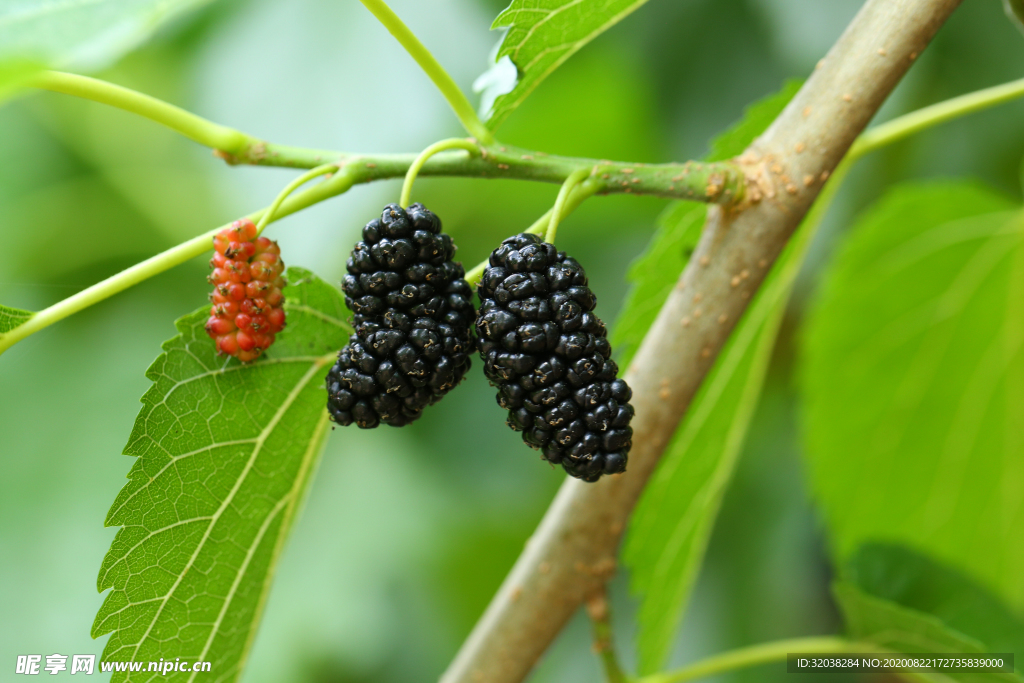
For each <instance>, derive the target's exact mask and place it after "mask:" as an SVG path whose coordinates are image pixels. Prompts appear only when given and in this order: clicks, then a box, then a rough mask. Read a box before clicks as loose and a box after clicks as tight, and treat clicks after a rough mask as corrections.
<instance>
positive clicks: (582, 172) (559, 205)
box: [544, 168, 592, 244]
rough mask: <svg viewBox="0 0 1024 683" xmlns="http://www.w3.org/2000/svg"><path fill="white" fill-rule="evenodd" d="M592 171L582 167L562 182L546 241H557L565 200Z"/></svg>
mask: <svg viewBox="0 0 1024 683" xmlns="http://www.w3.org/2000/svg"><path fill="white" fill-rule="evenodd" d="M591 173H592V170H591V169H589V168H581V169H578V170H576V171H573V172H572V173H570V174H569V177H568V178H566V179H565V182H564V183H562V187H561V189H560V190H559V191H558V198H557V199H555V206H554V208H552V209H551V218H550V220H549V221H548V229H547V233H546V235H545V236H544V241H545V242H547V243H549V244H554V243H555V234H556V233H557V232H558V223H559V222H560V221H561V220H562V212H563V210H564V209H565V201H566V199H568V197H569V194H570V193H571V192H572V191H573V189H574V188H575V187H576V186H577V185H579V184H580V183H581V182H583V181H584V180H585V179H586V178H587V176H589V175H590V174H591Z"/></svg>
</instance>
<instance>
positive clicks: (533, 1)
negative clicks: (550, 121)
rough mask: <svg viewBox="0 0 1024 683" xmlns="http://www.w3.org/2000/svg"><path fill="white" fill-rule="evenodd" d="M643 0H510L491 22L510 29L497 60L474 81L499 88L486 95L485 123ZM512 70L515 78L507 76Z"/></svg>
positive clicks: (494, 122) (496, 119) (495, 121)
mask: <svg viewBox="0 0 1024 683" xmlns="http://www.w3.org/2000/svg"><path fill="white" fill-rule="evenodd" d="M646 1H647V0H512V3H511V4H510V5H509V6H508V7H506V8H505V10H504V11H503V12H502V13H501V14H499V15H498V17H497V18H496V19H495V20H494V23H493V24H492V25H491V29H498V28H507V29H508V31H507V32H506V33H505V36H504V38H503V39H502V41H501V43H500V44H499V46H498V50H497V52H496V53H495V55H494V60H495V66H494V67H492V68H491V70H490V71H488V72H486V73H484V75H483V76H481V77H480V79H478V81H477V86H476V87H477V88H478V89H481V86H483V87H484V88H487V87H491V86H495V85H496V86H497V87H498V88H499V90H494V89H491V90H490V92H489V93H488V92H485V95H484V104H485V105H487V104H488V103H490V102H493V104H492V105H490V106H488V107H487V109H488V111H485V112H484V113H483V116H484V118H485V120H486V122H487V126H488V127H489V128H490V129H491V130H494V129H495V128H497V127H498V126H499V125H501V122H502V121H504V120H505V118H506V117H507V116H508V115H509V114H510V113H511V112H512V110H514V109H515V108H516V107H518V106H519V105H520V104H522V103H523V100H525V99H526V97H527V96H528V95H529V94H530V93H531V92H533V89H534V88H536V87H537V86H538V85H539V84H540V82H541V81H543V80H544V79H545V78H547V76H548V74H550V73H551V72H552V71H554V70H555V69H557V68H558V67H559V66H561V65H562V63H563V62H565V60H567V59H569V57H571V56H572V55H573V54H575V53H576V51H577V50H579V49H580V48H581V47H583V46H584V45H586V44H587V43H589V42H590V41H591V40H593V39H594V38H596V37H597V36H599V35H601V34H602V33H604V32H605V31H606V30H607V29H609V28H611V27H612V26H614V25H615V24H617V23H618V22H620V21H622V19H624V18H625V17H626V16H627V15H629V14H630V13H631V12H632V11H633V10H635V9H637V8H638V7H640V6H641V5H643V4H644V3H645V2H646ZM510 61H511V64H509V62H510ZM514 74H517V75H518V79H516V80H513V79H512V78H511V77H510V76H512V75H514ZM499 92H501V94H498V93H499Z"/></svg>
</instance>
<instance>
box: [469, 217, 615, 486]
mask: <svg viewBox="0 0 1024 683" xmlns="http://www.w3.org/2000/svg"><path fill="white" fill-rule="evenodd" d="M478 292H479V294H480V301H481V303H480V310H479V313H478V315H477V319H476V330H477V336H478V337H479V338H480V356H481V358H483V363H484V374H486V375H487V379H489V380H490V382H491V384H493V385H494V386H495V387H497V389H498V397H497V398H498V405H500V406H501V407H502V408H505V409H506V410H508V425H509V426H510V427H511V428H512V429H514V430H516V431H520V432H522V433H523V441H525V442H526V443H527V444H528V445H530V446H531V447H533V448H536V449H540V451H541V452H542V453H543V457H544V459H545V460H548V461H549V462H552V463H555V464H561V465H562V467H564V468H565V471H566V472H568V473H569V474H570V475H572V476H574V477H577V478H579V479H583V480H584V481H597V480H598V479H599V478H600V477H601V475H603V474H614V473H616V472H624V471H625V469H626V458H627V454H628V453H629V448H630V445H631V440H632V436H633V429H632V428H631V427H630V426H629V422H630V420H631V419H632V418H633V406H631V405H630V404H629V399H630V397H631V396H632V391H631V390H630V388H629V386H628V385H627V384H626V383H625V382H624V381H623V380H621V379H616V375H617V374H618V370H619V369H618V366H617V365H616V364H615V361H613V360H612V359H611V352H612V349H611V345H610V344H609V343H608V338H607V337H608V333H607V330H605V327H604V323H602V322H601V320H600V319H599V318H598V317H597V316H596V315H594V313H593V310H594V306H595V304H596V303H597V300H596V298H595V297H594V293H593V292H592V291H590V287H588V286H587V275H586V273H585V272H584V270H583V267H582V266H580V264H579V263H577V262H576V260H575V259H573V258H570V257H568V256H566V255H565V252H559V251H556V250H555V247H554V245H552V244H548V243H547V242H544V241H543V240H542V239H541V238H540V237H537V236H536V235H532V234H529V233H523V234H521V235H516V236H515V237H509V238H508V239H506V240H505V241H504V242H502V243H501V246H500V247H498V248H497V249H496V250H495V251H494V252H493V253H492V254H491V259H490V265H489V267H488V268H487V269H486V270H484V274H483V278H482V279H481V281H480V287H479V290H478Z"/></svg>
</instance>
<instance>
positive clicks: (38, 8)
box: [0, 0, 209, 98]
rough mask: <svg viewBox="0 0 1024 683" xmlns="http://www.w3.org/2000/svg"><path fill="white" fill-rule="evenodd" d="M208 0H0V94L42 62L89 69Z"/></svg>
mask: <svg viewBox="0 0 1024 683" xmlns="http://www.w3.org/2000/svg"><path fill="white" fill-rule="evenodd" d="M207 2H209V0H63V1H61V2H57V1H56V0H7V2H3V3H0V98H2V97H3V95H4V94H6V93H8V92H10V91H11V90H12V89H14V88H15V87H17V86H18V85H21V84H23V83H24V82H25V81H26V80H27V79H28V78H30V77H31V75H32V73H34V72H38V71H39V70H41V69H44V68H61V69H63V68H75V69H94V68H98V67H101V66H105V65H107V64H109V63H110V62H113V61H114V60H116V59H117V58H118V57H120V56H121V55H123V54H125V53H126V52H128V51H129V50H131V49H133V48H134V47H136V46H138V45H139V44H140V43H142V42H143V41H145V40H146V39H147V38H149V36H150V35H152V34H153V32H154V31H155V30H156V29H157V28H158V27H159V26H160V25H161V24H162V23H164V22H165V21H167V20H169V19H171V18H174V17H176V16H178V15H179V14H181V13H182V12H184V11H186V10H189V9H192V8H194V7H198V6H199V5H203V4H206V3H207Z"/></svg>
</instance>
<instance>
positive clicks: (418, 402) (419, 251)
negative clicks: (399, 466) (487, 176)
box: [327, 204, 476, 429]
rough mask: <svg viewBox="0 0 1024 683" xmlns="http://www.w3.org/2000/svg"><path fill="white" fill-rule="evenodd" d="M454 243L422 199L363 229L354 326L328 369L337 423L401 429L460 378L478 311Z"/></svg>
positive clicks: (349, 300)
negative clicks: (456, 260)
mask: <svg viewBox="0 0 1024 683" xmlns="http://www.w3.org/2000/svg"><path fill="white" fill-rule="evenodd" d="M455 248H456V247H455V244H454V243H453V242H452V239H451V237H450V236H449V235H447V234H445V233H443V232H441V221H440V219H438V218H437V216H435V215H434V214H433V213H431V212H430V211H428V210H427V209H426V208H425V207H424V206H423V205H422V204H413V205H411V206H410V207H409V208H408V209H404V210H403V209H402V208H401V207H400V206H398V205H397V204H388V205H387V206H386V207H384V211H383V213H382V214H381V217H380V218H379V219H374V220H372V221H370V222H369V223H367V224H366V226H365V227H364V228H363V239H362V241H360V242H358V243H357V244H356V246H355V249H353V250H352V255H351V257H350V258H349V259H348V263H347V264H346V266H347V269H348V275H346V276H345V280H344V281H343V282H342V290H343V291H344V293H345V303H346V304H347V305H348V307H349V309H350V310H351V311H352V312H353V313H354V314H355V315H354V317H353V328H354V330H355V331H354V333H353V335H352V337H351V338H350V339H349V343H348V345H347V346H346V347H345V348H343V349H342V350H341V352H340V353H339V354H338V362H337V363H336V364H335V365H334V367H333V368H331V371H330V372H329V373H328V375H327V392H328V400H327V407H328V410H329V412H330V414H331V418H332V419H333V420H334V421H335V422H337V423H338V424H341V425H349V424H352V423H353V422H355V423H356V425H358V426H359V427H362V428H364V429H371V428H373V427H376V426H377V425H379V424H380V423H382V422H383V423H384V424H389V425H391V426H393V427H401V426H404V425H407V424H409V423H410V422H413V421H414V420H416V419H417V418H418V417H419V416H420V415H421V414H422V411H423V409H424V408H426V407H427V406H429V405H431V404H433V403H436V402H437V401H439V400H440V399H441V397H442V396H444V395H445V394H446V393H448V391H449V390H450V389H451V388H452V387H454V386H455V385H457V384H458V383H459V382H461V381H462V379H463V377H464V376H465V375H466V371H467V370H469V366H470V362H471V360H470V354H472V352H473V351H474V350H475V348H476V346H475V340H474V339H473V335H472V323H473V318H474V315H475V311H474V309H473V292H472V290H471V289H470V287H469V284H468V283H467V282H466V280H465V271H464V270H463V269H462V264H460V263H456V262H454V261H452V260H451V259H452V256H454V254H455Z"/></svg>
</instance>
